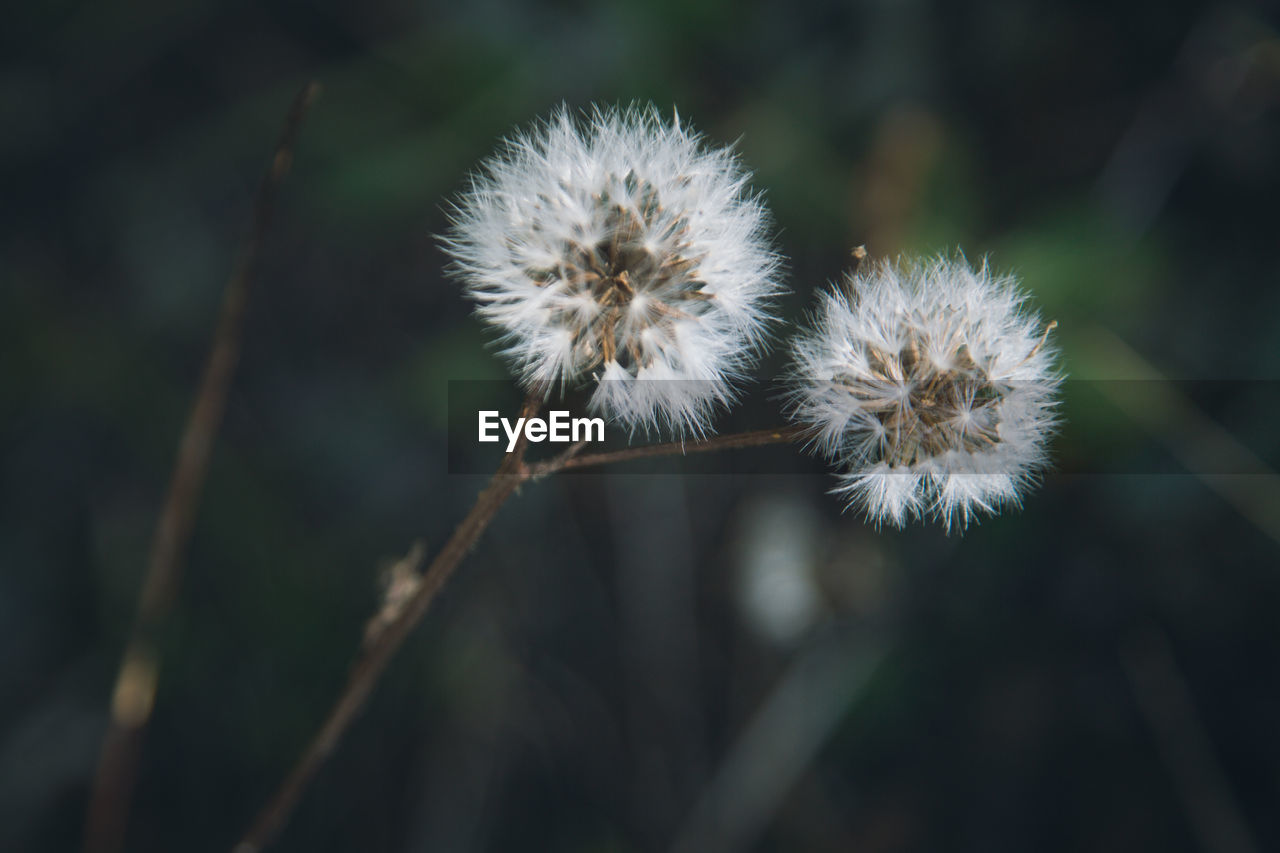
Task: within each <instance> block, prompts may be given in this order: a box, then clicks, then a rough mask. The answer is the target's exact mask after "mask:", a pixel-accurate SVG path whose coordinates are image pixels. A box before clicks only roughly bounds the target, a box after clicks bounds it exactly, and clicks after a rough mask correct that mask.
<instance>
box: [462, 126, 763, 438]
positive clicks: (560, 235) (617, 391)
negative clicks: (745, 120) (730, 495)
mask: <svg viewBox="0 0 1280 853" xmlns="http://www.w3.org/2000/svg"><path fill="white" fill-rule="evenodd" d="M748 177H749V175H748V174H747V173H746V172H745V171H744V170H743V169H742V167H741V165H740V164H739V162H738V159H737V157H736V156H735V155H734V154H733V152H732V151H730V150H729V149H726V148H710V149H709V148H706V147H704V146H703V145H702V143H701V137H700V136H699V135H698V134H696V133H694V132H693V131H691V130H689V129H688V128H687V127H686V126H684V125H683V124H681V122H680V120H679V118H678V117H673V119H672V121H670V122H667V121H665V120H663V119H662V118H660V117H659V115H658V113H657V112H656V111H655V110H654V109H653V108H648V109H644V110H641V109H635V108H632V109H627V110H612V109H600V108H597V109H595V110H594V111H593V112H591V113H590V115H589V116H588V117H586V118H585V119H584V120H582V121H577V120H575V119H574V118H573V116H571V115H570V113H569V112H568V111H567V110H566V109H564V108H562V109H560V110H559V111H557V112H556V113H555V114H553V115H552V116H551V118H550V119H549V120H547V121H546V122H545V123H542V124H539V125H537V126H535V127H534V128H533V129H531V130H530V131H527V132H523V133H518V134H516V135H515V136H513V137H511V138H510V139H508V140H507V142H506V144H505V146H504V147H503V149H502V150H501V151H500V153H498V154H497V155H495V156H494V157H493V158H491V159H490V160H488V161H487V162H486V163H485V164H483V166H482V167H481V170H480V172H479V173H478V174H477V175H476V176H475V177H474V178H473V179H472V184H471V187H470V189H469V190H468V191H467V192H465V193H464V194H463V195H462V197H461V198H460V199H459V200H458V202H457V204H456V207H455V210H454V215H453V223H452V229H451V231H450V233H449V235H448V237H447V238H446V241H445V245H446V248H447V250H448V252H449V253H450V254H451V255H452V257H453V260H454V263H453V265H452V269H451V272H452V274H453V275H454V276H455V277H456V278H457V279H459V280H461V281H462V282H463V283H464V285H465V287H466V291H467V294H468V295H469V296H470V297H471V298H472V299H473V300H475V301H476V303H477V309H476V310H477V313H478V314H479V315H480V316H481V317H482V318H483V319H484V320H485V321H487V322H488V323H490V324H491V325H493V326H495V327H497V328H498V329H499V330H500V332H501V343H502V344H503V353H504V355H505V356H506V357H507V358H508V359H509V361H510V362H511V363H512V364H513V366H514V368H515V371H516V374H517V376H518V377H519V379H520V380H521V382H522V383H523V384H524V385H525V386H526V387H529V388H534V387H544V386H545V387H551V386H555V385H559V386H561V387H563V386H565V385H572V386H579V385H587V384H589V385H592V386H594V387H593V390H592V396H591V400H590V407H591V409H592V410H593V411H594V412H596V413H600V414H604V415H605V416H607V417H610V418H612V419H614V420H616V421H618V422H620V423H622V424H624V425H626V426H628V427H631V428H635V427H644V428H649V427H669V428H672V429H674V430H676V431H678V432H693V433H701V432H703V431H705V430H706V429H707V426H708V423H709V419H710V416H711V414H712V412H713V411H714V410H715V409H716V407H717V406H719V405H723V404H726V403H728V402H730V401H731V400H732V399H733V397H734V387H733V386H734V384H735V383H736V382H737V381H738V380H739V379H741V378H742V376H743V373H744V371H745V369H746V368H747V367H748V366H749V365H750V363H751V362H752V361H753V360H754V358H755V356H756V355H757V353H758V351H759V349H760V347H761V345H762V343H763V333H764V327H765V325H766V323H767V322H768V320H769V319H770V318H769V311H768V302H769V300H770V298H771V297H772V296H774V295H775V294H776V293H777V292H778V290H779V285H778V283H777V280H776V275H777V271H778V259H777V256H776V255H775V254H774V253H773V251H772V250H771V249H770V247H769V245H768V242H767V240H766V238H765V228H766V225H767V214H766V211H765V209H764V207H763V205H762V204H761V202H760V200H759V198H758V197H756V196H753V195H751V194H750V193H749V192H748V190H747V180H748Z"/></svg>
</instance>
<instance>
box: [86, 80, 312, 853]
mask: <svg viewBox="0 0 1280 853" xmlns="http://www.w3.org/2000/svg"><path fill="white" fill-rule="evenodd" d="M319 91H320V86H319V84H317V83H308V84H307V85H306V86H305V87H304V88H303V90H302V91H301V92H299V93H298V96H297V98H296V99H295V100H294V102H293V106H292V108H291V109H290V110H289V114H288V116H287V117H286V118H285V122H284V130H283V131H282V132H281V135H280V142H279V144H278V145H277V146H276V150H275V155H274V157H273V158H272V160H271V166H270V168H269V170H268V171H267V174H266V177H264V178H263V179H262V184H261V186H260V187H259V188H258V194H257V197H256V198H255V199H254V206H253V219H252V223H251V225H250V227H249V235H248V237H247V238H246V240H245V243H244V247H243V248H242V249H241V252H240V258H239V260H238V262H237V263H236V266H235V269H234V271H233V272H232V273H231V277H230V278H229V279H228V280H227V285H226V288H225V290H224V291H223V299H222V310H221V313H220V315H219V317H218V324H217V327H216V328H215V330H214V336H213V344H212V345H211V347H210V349H209V359H208V362H207V363H206V365H205V369H204V375H203V377H202V378H201V381H200V388H199V390H198V391H197V393H196V399H195V403H194V404H193V405H192V407H191V413H190V414H189V415H188V416H187V423H186V426H185V427H184V428H183V432H182V438H181V440H180V441H179V444H178V457H177V460H176V461H175V462H174V466H173V474H172V477H171V479H170V481H169V491H168V494H167V495H166V497H165V502H164V506H163V508H162V509H161V511H160V518H159V520H158V521H157V523H156V529H155V533H154V534H153V537H152V540H151V553H150V557H149V559H148V562H147V574H146V579H145V580H144V581H143V584H142V589H141V591H140V592H139V595H138V610H137V613H136V615H135V616H134V622H133V630H132V633H131V634H130V637H129V643H128V645H127V646H126V647H125V652H124V656H123V658H122V660H121V662H120V669H119V671H118V672H117V674H116V681H115V687H114V689H113V690H112V696H111V719H110V722H109V723H108V726H107V733H106V736H105V737H104V738H103V742H102V750H101V752H100V753H99V756H98V766H97V770H96V772H95V774H94V779H93V787H92V789H91V790H90V793H89V808H88V814H87V816H86V819H85V834H84V846H85V850H86V851H89V853H115V851H117V850H120V849H121V848H122V847H123V846H124V835H125V829H126V826H127V823H128V817H129V802H130V800H131V799H132V796H133V786H134V779H135V777H136V775H137V767H138V755H139V753H140V752H141V749H142V740H143V735H144V734H145V732H146V728H147V723H148V722H150V720H151V711H152V708H153V705H154V702H155V694H156V683H157V681H158V680H159V677H160V651H159V642H158V638H159V635H160V633H161V630H162V629H163V627H164V625H165V623H166V622H167V620H168V617H169V613H170V611H171V610H172V609H173V603H174V600H175V599H176V598H177V594H178V585H179V583H180V582H181V580H182V555H183V552H184V551H185V550H186V546H187V541H188V540H189V539H190V538H191V527H192V524H193V523H194V521H195V515H196V507H197V505H198V504H199V501H200V492H201V490H202V489H203V486H204V480H205V474H206V473H207V472H208V470H209V458H210V456H211V455H212V454H213V443H214V437H215V436H216V435H217V432H218V427H219V425H220V424H221V423H222V415H223V412H224V411H225V409H226V403H227V393H228V391H229V390H230V388H231V378H232V375H233V374H234V373H235V368H236V363H237V362H238V361H239V360H240V341H241V338H242V336H243V333H244V315H245V306H246V304H247V303H248V298H249V286H250V284H251V283H252V281H253V275H254V272H255V271H256V269H257V263H258V257H259V255H260V253H261V249H262V244H263V241H264V240H265V239H266V233H267V226H268V225H269V224H270V222H271V211H272V208H273V207H274V206H275V197H276V192H277V191H278V190H279V188H280V184H281V183H282V182H283V181H284V178H285V176H286V175H287V174H288V173H289V167H290V166H291V165H292V163H293V150H294V146H295V145H296V144H297V140H298V132H299V130H300V129H301V127H302V120H303V119H304V118H305V117H306V114H307V110H308V109H309V108H310V106H311V103H312V102H313V101H314V100H315V98H316V95H317V94H318V93H319Z"/></svg>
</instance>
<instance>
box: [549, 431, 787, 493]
mask: <svg viewBox="0 0 1280 853" xmlns="http://www.w3.org/2000/svg"><path fill="white" fill-rule="evenodd" d="M802 437H803V430H802V428H800V427H795V426H785V427H777V428H775V429H757V430H752V431H750V432H737V433H733V434H731V435H717V436H712V437H711V438H704V439H700V440H698V441H690V442H684V441H671V442H667V443H666V444H648V445H644V446H641V447H627V448H624V449H622V450H610V451H606V452H603V453H588V454H586V455H579V454H576V453H575V454H572V455H568V456H564V455H562V456H557V457H555V458H553V459H549V460H547V461H546V462H540V463H535V464H533V465H531V466H529V467H530V474H529V477H530V479H533V480H539V479H542V478H543V477H546V476H547V475H549V474H554V473H556V472H559V471H572V470H575V469H577V468H592V467H597V466H600V465H612V464H613V463H615V462H630V461H632V460H635V459H650V458H653V457H655V456H686V455H688V454H690V453H710V452H713V451H716V450H738V449H741V448H745V447H764V446H766V445H770V444H789V443H791V442H794V441H797V440H799V439H800V438H802ZM570 449H571V450H572V448H570Z"/></svg>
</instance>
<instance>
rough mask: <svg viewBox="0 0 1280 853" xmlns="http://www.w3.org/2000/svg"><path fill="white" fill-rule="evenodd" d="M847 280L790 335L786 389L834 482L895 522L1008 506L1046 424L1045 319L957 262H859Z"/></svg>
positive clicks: (1027, 477)
mask: <svg viewBox="0 0 1280 853" xmlns="http://www.w3.org/2000/svg"><path fill="white" fill-rule="evenodd" d="M844 284H845V287H844V288H843V290H833V291H831V292H828V293H826V294H824V295H823V296H822V299H821V302H820V305H819V309H818V312H817V315H816V317H815V318H814V324H813V328H812V329H811V330H810V331H808V332H806V333H804V334H803V335H801V336H800V337H798V338H797V339H796V341H795V343H794V344H793V347H792V356H793V369H792V373H791V375H790V377H789V382H790V388H789V391H788V406H789V412H790V414H791V417H792V418H793V419H794V420H795V421H796V422H797V423H800V424H803V425H805V426H806V427H807V428H808V434H809V438H810V441H811V443H812V445H813V446H814V447H815V448H816V449H817V450H819V451H820V452H821V453H823V454H824V455H825V456H827V457H828V458H829V459H831V460H832V461H833V462H835V463H836V464H837V465H838V466H839V467H840V469H841V473H840V485H839V486H838V487H837V488H836V491H837V492H838V493H840V494H842V495H844V496H845V497H846V498H848V500H849V502H850V503H851V504H855V503H856V504H860V505H861V506H862V507H863V508H864V509H865V511H866V512H867V514H868V516H869V517H871V518H872V519H873V520H875V521H876V522H877V523H880V522H883V521H888V522H890V523H892V524H895V525H898V526H901V525H902V524H903V523H904V522H905V521H906V520H907V519H908V518H911V517H924V516H927V515H933V516H935V517H938V518H940V519H941V520H942V521H943V523H944V524H945V525H946V526H947V527H948V529H949V528H950V527H951V526H952V525H953V524H954V525H957V526H959V527H961V528H963V527H964V526H965V525H967V524H968V522H969V521H970V519H971V517H972V516H973V515H974V513H975V512H977V511H982V512H987V513H994V512H996V511H997V510H998V509H999V508H1000V507H1001V506H1002V505H1004V504H1008V503H1017V502H1018V500H1019V494H1020V493H1021V492H1022V491H1023V489H1024V488H1025V487H1026V486H1027V485H1028V484H1029V483H1030V482H1031V481H1032V480H1034V478H1035V476H1036V475H1037V474H1038V473H1039V472H1040V471H1041V470H1042V469H1043V467H1044V465H1045V463H1046V455H1045V444H1046V441H1047V439H1048V437H1049V435H1050V433H1051V432H1052V430H1053V427H1054V423H1055V416H1054V391H1055V389H1056V387H1057V385H1058V383H1059V381H1060V377H1059V376H1058V375H1057V374H1056V373H1055V371H1054V368H1053V351H1052V348H1051V347H1050V346H1049V345H1048V335H1049V331H1050V330H1051V329H1052V328H1053V324H1050V326H1049V327H1048V328H1042V326H1041V324H1040V321H1039V320H1038V319H1037V317H1036V316H1035V315H1034V314H1033V313H1031V312H1029V311H1027V310H1025V309H1024V307H1023V302H1024V299H1023V297H1022V296H1021V295H1019V294H1018V292H1017V290H1016V286H1015V282H1014V281H1013V279H1012V278H1009V277H1000V278H996V277H993V276H992V274H991V272H990V270H989V269H988V267H987V266H986V264H985V263H984V264H983V266H982V267H981V268H979V269H977V270H974V269H972V268H970V267H969V265H968V264H967V263H966V262H965V261H964V260H963V259H962V258H959V259H954V260H951V259H946V258H940V259H938V260H936V261H933V262H931V263H902V262H899V263H897V264H892V263H888V262H879V263H864V264H862V265H861V266H860V268H859V270H858V272H857V273H856V274H854V275H852V276H849V277H847V278H846V280H845V283H844Z"/></svg>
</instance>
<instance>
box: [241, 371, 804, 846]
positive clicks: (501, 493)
mask: <svg viewBox="0 0 1280 853" xmlns="http://www.w3.org/2000/svg"><path fill="white" fill-rule="evenodd" d="M542 398H543V395H542V394H541V393H537V392H535V393H533V394H530V395H529V397H528V398H527V399H526V400H525V404H524V410H523V411H522V412H521V417H526V418H527V417H531V416H533V415H535V414H537V412H538V410H539V409H540V408H541V401H542ZM800 437H801V433H800V430H799V429H797V428H795V427H782V428H780V429H771V430H756V431H754V432H745V433H738V434H735V435H724V436H716V437H713V438H707V439H703V440H701V441H695V442H689V443H683V442H671V443H668V444H654V445H648V446H645V447H630V448H626V449H625V450H617V451H611V452H606V453H592V454H587V455H579V451H580V450H581V449H582V447H583V446H584V445H583V444H582V443H578V444H574V445H572V446H571V447H569V448H568V449H567V450H565V452H564V453H561V454H560V455H559V456H555V457H552V458H551V459H548V460H545V461H542V462H535V463H526V462H525V458H524V457H525V452H526V451H527V450H528V442H527V440H526V439H525V437H524V434H523V433H521V435H520V438H519V440H518V442H517V444H516V447H515V448H514V449H513V450H512V452H511V453H509V454H507V456H506V457H505V459H504V460H503V462H502V464H501V465H500V466H499V468H498V471H497V473H496V474H494V475H493V479H491V480H490V481H489V485H488V486H486V487H485V489H484V491H482V492H481V493H480V496H479V497H477V498H476V502H475V505H474V506H472V507H471V511H470V512H469V513H467V516H466V518H464V519H463V520H462V523H461V524H459V525H458V527H457V529H456V530H454V532H453V535H452V536H450V537H449V541H448V542H446V543H445V546H444V548H442V549H441V551H440V553H439V554H437V555H436V558H435V559H434V560H433V561H432V562H431V565H430V566H428V567H427V570H426V572H425V573H424V574H423V575H422V576H421V579H420V580H419V581H418V582H417V584H416V586H415V588H414V589H415V591H414V593H413V596H412V598H410V599H409V600H408V603H407V604H406V603H404V602H398V603H397V604H396V605H395V607H396V610H394V611H392V612H390V613H388V612H387V608H386V607H384V609H383V612H382V613H379V614H378V615H377V616H375V617H374V620H373V621H372V622H371V624H375V623H376V624H377V625H378V629H377V631H376V633H373V634H372V635H370V634H368V633H366V642H365V649H364V651H363V653H362V655H361V656H360V658H359V659H358V660H357V661H356V664H355V666H354V667H352V670H351V675H350V676H349V677H348V679H347V685H346V687H345V688H344V689H343V691H342V693H341V695H339V697H338V701H337V703H336V704H334V706H333V708H332V709H330V711H329V714H328V716H327V717H326V718H325V721H324V723H323V725H321V727H320V731H319V732H318V733H317V734H316V736H315V737H314V738H312V740H311V743H309V744H308V745H307V748H306V749H305V750H304V751H303V753H302V756H301V757H300V758H299V759H298V762H297V763H296V764H295V765H294V767H293V770H292V771H291V772H290V773H289V776H288V778H286V779H285V781H284V783H283V784H282V785H281V786H280V788H279V789H278V790H277V791H276V792H275V794H274V795H272V797H271V799H270V800H269V801H268V802H267V804H266V805H265V806H264V807H263V809H262V811H261V812H259V813H258V816H257V818H256V819H255V820H254V822H253V825H252V826H251V827H250V829H249V831H248V832H247V833H246V834H245V836H244V838H243V839H242V840H241V841H240V843H239V844H237V845H236V846H235V848H234V853H258V851H260V850H262V849H263V848H264V847H266V846H267V845H268V844H269V843H271V841H272V839H274V838H275V836H276V834H277V833H278V832H279V831H280V829H281V828H282V827H283V826H284V824H285V822H286V821H288V819H289V816H290V815H291V814H292V813H293V810H294V808H295V807H296V806H297V804H298V800H299V799H300V798H301V797H302V793H303V791H304V790H305V789H306V787H307V785H308V784H309V783H310V782H311V780H312V779H313V778H314V777H315V775H316V773H317V771H319V769H320V767H321V766H322V765H323V764H324V762H325V759H327V758H328V757H329V754H330V753H332V752H333V750H334V748H335V747H336V746H337V744H338V741H339V739H340V738H341V737H342V735H343V733H344V732H346V730H347V729H348V728H349V727H350V725H351V723H352V722H353V721H354V720H355V717H356V715H357V714H358V713H359V712H360V709H361V708H363V707H364V704H365V702H366V700H368V698H369V694H370V693H372V692H373V688H374V686H375V685H376V684H377V681H378V678H379V677H381V675H382V673H383V672H384V671H385V670H386V668H387V664H388V663H389V662H390V661H391V658H392V656H393V655H394V654H395V653H396V651H397V650H398V649H399V648H400V646H402V645H403V644H404V641H405V639H406V638H408V636H409V634H410V633H411V632H412V631H413V629H414V627H416V626H417V624H418V623H419V622H421V621H422V617H423V616H424V615H425V614H426V612H427V610H428V609H429V608H430V607H431V603H432V602H433V601H434V600H435V597H436V595H437V594H438V593H439V592H440V590H441V588H443V586H444V584H445V582H447V581H448V580H449V578H450V577H451V576H452V575H453V572H454V570H455V569H456V568H457V567H458V564H459V563H460V562H461V561H462V558H463V557H465V556H466V554H467V552H468V551H470V550H471V548H472V546H474V545H475V543H476V542H477V540H479V538H480V536H481V534H483V533H484V531H485V529H486V528H487V527H488V526H489V523H490V522H491V521H493V518H494V516H495V515H497V512H498V510H499V509H500V508H501V507H502V505H503V504H504V503H505V502H506V500H507V498H509V497H511V496H512V495H513V494H514V493H515V492H516V491H517V490H518V489H519V488H520V486H521V485H523V484H524V483H526V482H528V481H531V480H539V479H542V478H543V477H546V476H548V475H550V474H554V473H556V472H559V471H570V470H574V469H577V468H586V467H591V466H598V465H607V464H611V463H615V462H625V461H630V460H633V459H646V458H652V457H656V456H673V455H678V454H687V453H705V452H710V451H715V450H730V449H736V448H746V447H761V446H764V445H769V444H785V443H788V442H792V441H795V440H797V439H799V438H800ZM414 553H415V552H411V555H410V557H409V558H406V563H413V554H414ZM416 553H417V555H418V559H417V563H418V564H420V563H421V551H420V550H419V551H417V552H416ZM405 567H406V566H405V565H404V564H402V565H401V569H402V570H403V569H404V568H405ZM409 568H412V570H413V571H414V572H415V573H416V571H417V569H418V565H411V566H409ZM388 606H390V602H389V603H388Z"/></svg>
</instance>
